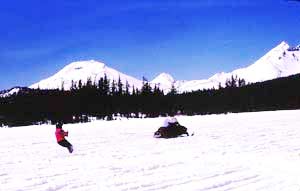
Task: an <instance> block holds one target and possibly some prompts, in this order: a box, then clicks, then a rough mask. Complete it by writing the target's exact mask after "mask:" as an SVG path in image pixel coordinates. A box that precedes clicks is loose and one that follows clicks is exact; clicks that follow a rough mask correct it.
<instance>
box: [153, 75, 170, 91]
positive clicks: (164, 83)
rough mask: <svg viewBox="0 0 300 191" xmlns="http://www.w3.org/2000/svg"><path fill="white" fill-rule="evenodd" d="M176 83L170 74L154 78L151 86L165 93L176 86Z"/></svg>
mask: <svg viewBox="0 0 300 191" xmlns="http://www.w3.org/2000/svg"><path fill="white" fill-rule="evenodd" d="M175 82H176V81H175V80H174V78H173V77H172V76H171V75H170V74H167V73H161V74H159V75H158V76H157V77H156V78H154V79H153V80H152V81H151V82H150V84H152V86H153V85H154V86H155V85H156V86H158V87H159V88H160V89H162V90H164V92H169V91H170V90H171V88H172V86H173V85H174V86H175Z"/></svg>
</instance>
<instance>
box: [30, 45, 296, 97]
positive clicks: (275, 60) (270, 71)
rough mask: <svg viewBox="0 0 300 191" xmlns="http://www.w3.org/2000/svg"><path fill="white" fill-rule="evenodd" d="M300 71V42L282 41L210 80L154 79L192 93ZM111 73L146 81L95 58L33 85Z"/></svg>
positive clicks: (136, 82) (139, 83)
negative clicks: (235, 80)
mask: <svg viewBox="0 0 300 191" xmlns="http://www.w3.org/2000/svg"><path fill="white" fill-rule="evenodd" d="M297 73H300V45H299V46H296V47H290V46H289V45H288V44H287V43H286V42H284V41H283V42H281V43H280V44H279V45H278V46H276V47H275V48H273V49H272V50H270V51H269V52H268V53H267V54H265V55H264V56H263V57H261V58H260V59H258V60H257V61H256V62H254V63H253V64H251V65H249V66H248V67H245V68H239V69H236V70H234V71H232V72H227V73H226V72H220V73H217V74H215V75H213V76H211V77H210V78H208V79H203V80H190V81H179V80H175V79H174V78H173V77H172V76H171V75H170V74H167V73H162V74H160V75H158V76H157V77H156V78H154V79H153V80H152V81H150V84H151V85H152V86H153V87H154V85H157V86H159V87H160V89H162V90H164V92H165V93H167V92H169V91H170V90H171V88H172V85H174V87H175V88H177V90H178V92H188V91H193V90H199V89H210V88H218V87H219V85H220V84H221V86H225V83H226V80H227V79H230V78H231V76H237V77H238V78H243V79H245V81H246V83H254V82H262V81H266V80H271V79H275V78H279V77H285V76H289V75H293V74H297ZM104 74H106V75H107V77H108V79H110V80H111V81H112V80H113V79H114V80H115V81H117V80H118V79H119V77H120V79H121V81H122V82H123V83H124V84H125V83H126V81H127V82H128V83H129V84H130V86H134V87H136V88H140V87H141V86H142V81H141V80H138V79H136V78H134V77H131V76H128V75H126V74H123V73H121V72H119V71H117V70H114V69H112V68H109V67H107V66H106V65H105V64H104V63H101V62H97V61H94V60H91V61H80V62H73V63H71V64H69V65H67V66H66V67H64V68H63V69H62V70H61V71H59V72H58V73H56V74H55V75H53V76H51V77H49V78H47V79H45V80H42V81H40V82H38V83H35V84H33V85H31V86H30V88H38V87H39V88H41V89H54V88H61V87H62V85H63V86H64V88H65V89H70V87H71V84H72V80H73V81H74V82H78V81H79V80H82V82H83V83H85V82H86V81H87V79H88V78H90V79H91V80H92V81H93V82H94V81H95V82H97V81H98V80H99V79H100V78H101V77H103V76H104Z"/></svg>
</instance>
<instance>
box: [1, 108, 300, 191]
mask: <svg viewBox="0 0 300 191" xmlns="http://www.w3.org/2000/svg"><path fill="white" fill-rule="evenodd" d="M299 116H300V110H291V111H271V112H257V113H240V114H227V115H226V114H221V115H207V116H178V117H177V118H178V121H179V123H181V124H182V125H184V126H186V127H187V128H188V130H189V131H190V132H195V135H194V136H190V137H180V138H172V139H157V138H153V137H152V136H153V132H154V131H155V130H157V128H158V127H159V126H160V125H161V124H162V122H163V120H164V118H162V117H161V118H153V119H119V120H116V121H93V122H90V123H84V124H66V125H64V129H65V130H68V131H69V137H68V138H67V139H68V140H69V141H70V142H71V143H72V144H73V145H74V152H73V153H72V154H69V153H68V151H67V149H65V148H63V147H61V146H59V145H58V144H57V143H56V140H55V136H54V131H55V127H54V126H53V125H40V126H27V127H15V128H0V138H1V141H0V156H1V157H0V185H1V186H0V190H1V191H16V190H26V191H41V190H47V191H60V190H62V191H64V190H72V191H82V190H85V191H89V190H93V191H94V190H102V191H135V190H137V191H154V190H156V191H182V190H186V191H229V190H230V191H254V190H255V191H283V190H284V191H285V190H286V191H299V190H300V171H299V166H300V128H299V127H300V119H299Z"/></svg>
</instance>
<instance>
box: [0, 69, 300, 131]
mask: <svg viewBox="0 0 300 191" xmlns="http://www.w3.org/2000/svg"><path fill="white" fill-rule="evenodd" d="M299 84H300V75H299V74H298V75H294V76H290V77H285V78H279V79H274V80H269V81H265V82H260V83H253V84H246V82H245V80H243V79H238V78H237V77H234V76H232V77H231V79H228V80H227V81H226V85H225V87H222V86H221V85H219V88H218V89H214V88H213V89H205V90H198V91H192V92H185V93H178V92H177V90H176V88H175V87H174V86H173V87H172V89H171V91H170V92H169V93H167V94H165V93H164V92H163V91H162V90H160V89H159V87H158V86H154V87H152V86H150V84H149V83H148V82H147V81H145V80H144V81H143V86H142V88H141V89H138V88H136V87H131V86H130V85H129V84H128V82H126V83H125V84H123V83H122V81H121V80H120V79H119V80H118V81H114V80H113V81H110V80H108V79H107V77H106V75H105V76H104V77H103V78H101V79H100V80H99V81H98V82H92V81H91V80H90V79H88V80H87V82H86V83H84V84H83V83H82V82H81V81H79V82H78V83H75V82H73V83H72V85H71V89H70V90H67V91H66V90H64V88H63V84H62V88H61V89H56V90H41V89H29V88H25V89H23V90H22V91H20V92H19V93H18V94H15V95H12V96H10V97H4V98H0V125H1V124H4V125H9V126H19V125H31V124H36V123H44V122H51V123H55V122H57V121H63V122H64V123H70V122H85V121H88V119H89V118H90V117H95V118H97V119H106V120H112V119H113V117H114V116H115V115H119V116H122V117H141V116H144V117H157V116H166V115H170V114H174V113H176V112H177V111H181V113H182V114H185V115H199V114H200V115H204V114H215V113H228V112H252V111H266V110H280V109H299V108H300V90H299V89H298V88H297V86H298V85H299Z"/></svg>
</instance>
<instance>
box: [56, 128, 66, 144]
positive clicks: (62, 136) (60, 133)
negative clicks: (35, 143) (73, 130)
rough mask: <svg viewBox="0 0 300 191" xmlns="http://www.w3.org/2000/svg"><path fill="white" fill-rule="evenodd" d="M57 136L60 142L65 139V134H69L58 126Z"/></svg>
mask: <svg viewBox="0 0 300 191" xmlns="http://www.w3.org/2000/svg"><path fill="white" fill-rule="evenodd" d="M55 136H56V140H57V142H59V141H62V140H64V139H65V136H68V132H65V131H64V130H62V129H59V128H56V131H55Z"/></svg>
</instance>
